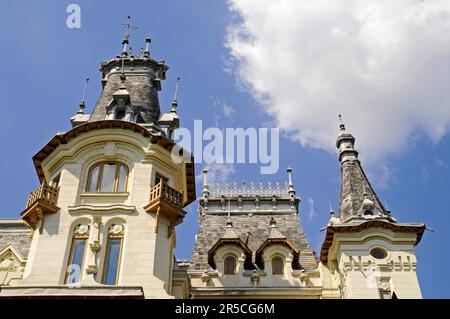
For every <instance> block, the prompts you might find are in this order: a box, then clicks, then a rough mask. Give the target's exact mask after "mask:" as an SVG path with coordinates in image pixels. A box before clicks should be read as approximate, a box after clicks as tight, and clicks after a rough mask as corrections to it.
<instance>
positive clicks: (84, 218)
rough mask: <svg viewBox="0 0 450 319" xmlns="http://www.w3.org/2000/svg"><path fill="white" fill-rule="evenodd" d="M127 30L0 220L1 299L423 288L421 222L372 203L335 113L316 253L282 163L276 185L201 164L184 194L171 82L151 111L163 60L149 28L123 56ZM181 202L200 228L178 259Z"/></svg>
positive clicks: (403, 292)
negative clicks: (333, 167)
mask: <svg viewBox="0 0 450 319" xmlns="http://www.w3.org/2000/svg"><path fill="white" fill-rule="evenodd" d="M128 38H129V36H128V33H127V34H126V36H125V38H124V40H123V43H122V46H123V48H122V52H121V54H120V55H119V56H116V57H114V58H112V59H110V60H109V61H106V62H103V63H102V64H101V65H100V72H101V74H102V82H101V85H102V92H101V95H100V97H99V99H98V101H97V103H96V105H95V108H94V110H93V112H92V114H86V113H85V103H84V97H83V100H82V102H81V104H80V109H79V111H78V113H77V114H76V115H75V116H73V117H72V118H71V123H72V129H71V130H70V131H68V132H66V133H58V134H56V135H55V136H54V137H53V138H52V139H51V140H50V141H49V142H48V143H47V144H46V145H45V146H44V147H43V148H42V149H41V150H40V151H39V152H37V154H36V155H35V156H34V157H33V162H34V165H35V168H36V172H37V176H38V178H39V181H40V186H39V187H38V188H37V189H36V190H35V191H33V192H32V193H31V194H30V196H29V197H28V201H27V203H26V208H25V210H24V211H23V212H22V213H21V214H20V219H17V220H1V221H0V297H60V298H61V297H81V296H82V297H115V298H220V297H226V298H421V291H420V287H419V282H418V279H417V275H416V256H415V246H416V245H417V244H418V243H419V242H420V240H421V238H422V235H423V233H424V231H425V225H424V224H413V223H398V222H397V221H396V219H395V218H394V217H393V215H392V214H391V212H390V211H389V210H388V209H386V207H384V206H383V204H382V203H381V201H380V200H379V198H378V196H377V194H376V193H375V191H374V189H373V187H372V186H371V184H370V182H369V180H368V179H367V177H366V175H365V173H364V170H363V168H362V166H361V163H360V161H359V160H358V152H357V151H356V150H355V148H354V144H355V138H354V137H353V136H352V135H351V134H350V133H349V132H348V131H347V130H346V129H345V126H344V125H343V124H342V125H341V127H340V132H339V134H338V136H337V141H336V146H337V148H338V149H339V162H340V170H341V195H340V206H339V212H338V216H335V215H334V212H333V211H331V212H330V220H329V223H328V225H327V226H326V228H325V236H324V241H323V244H322V248H321V250H320V252H318V253H315V252H314V251H313V250H312V249H311V247H310V245H309V243H308V239H307V238H306V236H305V234H304V232H303V229H302V226H301V224H300V219H299V203H300V199H299V197H298V196H297V194H296V191H295V188H294V185H293V183H292V176H291V174H292V170H291V169H290V168H288V169H287V181H286V183H284V184H268V185H267V184H265V185H263V184H260V183H258V184H253V183H251V184H248V185H245V184H243V185H239V186H238V185H236V184H234V185H217V184H215V183H211V182H210V181H209V179H208V173H207V170H206V169H205V170H204V171H203V174H204V181H203V189H202V193H201V196H200V197H199V198H198V201H197V203H195V204H194V203H193V202H194V201H195V200H196V192H195V173H194V164H193V157H192V155H191V154H189V153H188V152H187V151H186V150H182V149H181V150H180V147H179V146H178V145H176V144H175V143H174V142H173V139H172V134H173V132H174V130H176V129H177V128H178V127H179V125H180V119H179V117H178V115H177V106H178V103H177V94H175V98H174V100H173V102H172V105H171V110H170V111H169V112H168V113H164V114H161V112H160V104H159V99H158V91H159V90H161V81H162V80H164V79H165V75H166V71H167V70H168V67H167V65H166V64H165V63H164V61H156V60H154V59H153V58H152V57H151V55H150V39H146V48H145V50H143V51H142V52H141V53H140V54H138V55H133V54H132V53H131V51H130V50H129V48H128V41H129V39H128ZM174 147H176V150H177V152H173V150H174ZM178 150H179V151H178ZM174 154H176V155H175V156H174ZM182 158H183V159H186V158H190V159H191V160H190V161H186V160H181V159H182ZM190 204H191V205H198V208H199V213H198V223H199V226H200V228H199V232H198V234H197V236H196V240H195V247H194V251H193V255H192V259H191V260H177V259H176V258H175V256H174V253H173V251H174V247H175V245H176V235H175V230H176V226H177V225H178V224H180V223H182V222H183V218H184V216H185V214H186V212H185V211H184V209H185V207H186V206H187V205H190Z"/></svg>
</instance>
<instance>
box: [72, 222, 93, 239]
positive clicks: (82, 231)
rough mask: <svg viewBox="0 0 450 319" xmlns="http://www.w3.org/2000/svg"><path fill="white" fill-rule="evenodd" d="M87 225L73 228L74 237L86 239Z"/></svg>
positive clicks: (87, 233)
mask: <svg viewBox="0 0 450 319" xmlns="http://www.w3.org/2000/svg"><path fill="white" fill-rule="evenodd" d="M89 230H90V227H89V225H86V224H79V225H77V226H76V227H75V230H74V232H73V234H74V236H80V237H88V236H89Z"/></svg>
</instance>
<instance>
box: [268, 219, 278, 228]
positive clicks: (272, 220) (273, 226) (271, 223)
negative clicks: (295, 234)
mask: <svg viewBox="0 0 450 319" xmlns="http://www.w3.org/2000/svg"><path fill="white" fill-rule="evenodd" d="M269 223H270V227H271V228H275V227H277V221H276V220H275V218H273V217H272V218H271V219H270V222H269Z"/></svg>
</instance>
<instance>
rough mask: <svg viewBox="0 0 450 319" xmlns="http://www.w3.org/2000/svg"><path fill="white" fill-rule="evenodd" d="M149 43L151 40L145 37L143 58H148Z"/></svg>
mask: <svg viewBox="0 0 450 319" xmlns="http://www.w3.org/2000/svg"><path fill="white" fill-rule="evenodd" d="M150 42H152V39H150V37H146V38H145V51H144V58H148V57H149V56H150Z"/></svg>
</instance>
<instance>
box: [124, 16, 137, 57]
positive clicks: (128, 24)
mask: <svg viewBox="0 0 450 319" xmlns="http://www.w3.org/2000/svg"><path fill="white" fill-rule="evenodd" d="M122 25H123V26H124V27H125V37H124V38H123V41H122V55H127V54H128V52H127V45H128V39H129V38H130V29H133V30H136V29H137V27H136V26H134V25H131V16H128V22H127V23H126V24H122Z"/></svg>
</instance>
